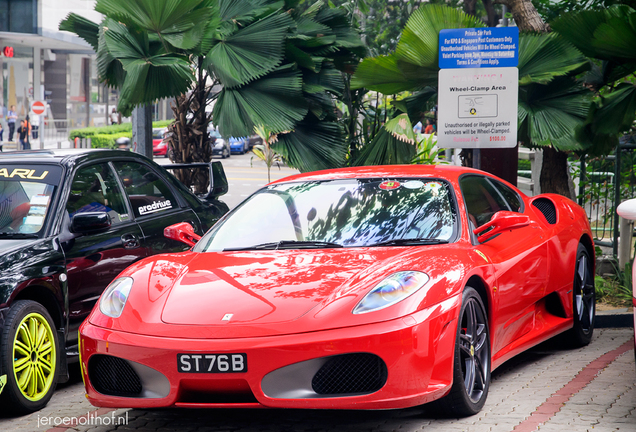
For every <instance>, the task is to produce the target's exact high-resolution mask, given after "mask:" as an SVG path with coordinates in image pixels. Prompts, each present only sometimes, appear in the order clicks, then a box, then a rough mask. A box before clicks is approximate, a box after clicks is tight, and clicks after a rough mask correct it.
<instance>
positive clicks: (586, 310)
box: [566, 244, 596, 347]
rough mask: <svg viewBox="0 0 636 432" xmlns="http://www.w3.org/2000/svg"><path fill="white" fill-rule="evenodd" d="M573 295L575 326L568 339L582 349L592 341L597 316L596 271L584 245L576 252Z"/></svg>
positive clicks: (569, 332) (567, 335)
mask: <svg viewBox="0 0 636 432" xmlns="http://www.w3.org/2000/svg"><path fill="white" fill-rule="evenodd" d="M572 295H573V299H572V315H573V317H574V324H573V326H572V329H571V330H570V331H568V332H567V333H566V337H567V339H568V341H570V342H571V343H572V344H573V345H574V346H576V347H582V346H585V345H587V344H589V343H590V341H591V340H592V335H593V334H594V321H595V315H596V293H595V290H594V270H593V267H592V261H591V260H590V255H589V254H588V252H587V249H586V247H585V246H583V245H582V244H579V247H578V249H577V251H576V265H575V267H574V280H573V287H572Z"/></svg>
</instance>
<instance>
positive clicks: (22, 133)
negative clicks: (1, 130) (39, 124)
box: [18, 120, 31, 150]
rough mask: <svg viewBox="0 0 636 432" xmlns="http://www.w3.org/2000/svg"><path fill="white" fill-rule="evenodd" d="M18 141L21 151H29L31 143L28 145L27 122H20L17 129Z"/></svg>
mask: <svg viewBox="0 0 636 432" xmlns="http://www.w3.org/2000/svg"><path fill="white" fill-rule="evenodd" d="M18 140H19V141H20V148H21V149H22V150H31V143H29V122H28V120H21V121H20V127H19V128H18Z"/></svg>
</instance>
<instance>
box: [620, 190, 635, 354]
mask: <svg viewBox="0 0 636 432" xmlns="http://www.w3.org/2000/svg"><path fill="white" fill-rule="evenodd" d="M616 213H618V215H619V216H620V217H622V218H623V219H627V220H632V221H633V220H636V199H630V200H627V201H623V202H622V203H620V204H619V206H618V207H617V208H616ZM635 277H636V260H634V263H633V264H632V306H633V308H634V360H635V361H636V288H634V281H636V279H634V278H635Z"/></svg>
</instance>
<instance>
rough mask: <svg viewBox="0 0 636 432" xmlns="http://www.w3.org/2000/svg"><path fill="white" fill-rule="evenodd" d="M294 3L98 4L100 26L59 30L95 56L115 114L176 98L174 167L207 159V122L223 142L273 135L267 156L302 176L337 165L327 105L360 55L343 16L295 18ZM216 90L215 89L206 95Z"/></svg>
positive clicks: (337, 146) (335, 132) (320, 13)
mask: <svg viewBox="0 0 636 432" xmlns="http://www.w3.org/2000/svg"><path fill="white" fill-rule="evenodd" d="M297 3H298V0H285V1H274V0H181V1H171V0H98V1H97V2H96V5H95V10H96V11H98V12H100V13H102V14H103V15H104V19H103V21H102V22H101V23H100V24H96V23H92V22H90V21H88V20H86V19H84V18H82V17H80V16H78V15H76V14H73V13H71V14H69V16H68V17H67V18H66V19H65V20H64V21H63V22H62V23H61V24H60V29H61V30H68V31H71V32H74V33H76V34H77V35H79V36H80V37H82V38H84V39H85V40H86V41H87V42H88V43H89V44H91V46H92V47H93V48H94V49H95V51H96V52H97V65H98V71H99V76H100V79H101V80H102V81H103V82H105V83H106V84H108V85H109V86H114V87H117V88H120V89H121V96H120V100H119V104H118V110H119V111H120V112H122V113H123V114H128V113H130V111H131V110H132V108H133V107H134V106H137V105H144V104H148V103H152V102H154V101H155V100H157V99H160V98H164V97H175V98H176V100H175V105H174V108H173V109H174V110H175V114H176V116H177V121H176V122H175V123H173V125H172V126H171V129H172V132H173V138H175V139H174V141H173V144H172V146H173V149H172V150H173V152H171V154H172V156H171V158H172V159H173V160H174V161H176V162H190V161H209V160H210V158H211V152H210V145H209V142H208V137H207V126H208V123H209V122H210V121H212V122H213V123H215V124H216V125H218V126H219V128H220V131H221V133H222V134H223V135H225V136H246V135H250V134H251V133H252V131H253V129H254V126H255V125H265V126H267V127H268V128H269V129H270V130H272V131H273V133H275V134H279V135H280V136H279V137H278V143H277V144H276V151H278V152H279V153H281V154H282V155H283V156H284V157H286V158H287V161H288V163H289V164H290V165H292V166H295V167H297V168H300V169H302V170H308V169H315V168H321V167H323V166H324V165H325V164H329V165H339V164H342V163H343V161H344V158H345V154H346V144H345V142H344V137H343V134H342V128H341V127H340V126H339V125H338V124H337V122H335V119H334V116H333V112H334V111H335V110H334V98H335V97H338V96H339V95H340V94H341V89H342V87H343V85H344V84H343V76H342V72H341V71H344V70H346V69H347V67H349V66H350V65H351V64H355V62H356V61H357V59H358V57H359V56H362V55H364V52H365V50H364V46H363V45H362V42H361V41H360V38H359V36H358V33H357V32H356V31H355V30H354V29H353V28H352V27H351V25H350V22H349V21H348V20H347V19H346V12H345V11H344V10H341V9H331V8H330V7H329V6H327V5H326V4H325V3H324V2H322V1H318V2H316V3H314V4H313V5H312V6H311V7H310V8H308V9H307V10H306V11H305V12H303V13H302V14H301V13H296V12H295V11H294V6H295V5H296V4H297ZM210 83H211V84H212V85H209V84H210ZM217 84H218V85H219V86H220V87H221V90H220V91H219V92H214V93H213V92H212V90H213V89H216V88H218V86H215V85H217ZM212 101H214V102H215V106H214V110H213V111H212V113H211V114H206V110H205V107H206V106H207V105H208V104H209V103H210V102H212ZM325 161H326V162H325Z"/></svg>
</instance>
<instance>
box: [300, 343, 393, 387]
mask: <svg viewBox="0 0 636 432" xmlns="http://www.w3.org/2000/svg"><path fill="white" fill-rule="evenodd" d="M386 380H387V369H386V364H385V363H384V361H383V360H382V359H381V358H380V357H378V356H377V355H375V354H369V353H356V354H343V355H337V356H334V357H332V358H331V359H329V360H328V361H327V363H325V364H324V365H323V366H322V367H321V368H320V369H319V370H318V372H316V375H314V378H313V379H312V380H311V386H312V388H313V389H314V391H315V392H316V393H318V394H321V395H332V394H347V393H373V392H375V391H378V390H380V389H381V388H382V386H384V384H385V383H386Z"/></svg>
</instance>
